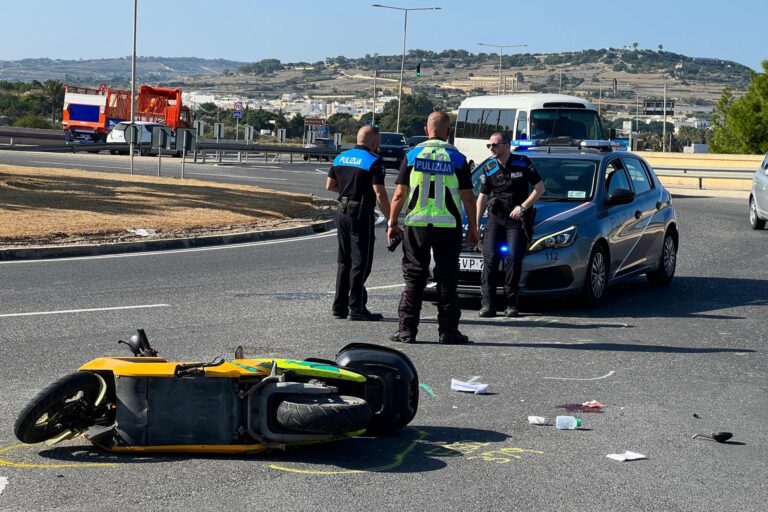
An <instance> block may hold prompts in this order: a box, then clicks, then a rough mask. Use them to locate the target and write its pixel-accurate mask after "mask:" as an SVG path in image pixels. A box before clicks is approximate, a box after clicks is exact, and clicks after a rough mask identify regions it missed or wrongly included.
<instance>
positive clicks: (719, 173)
mask: <svg viewBox="0 0 768 512" xmlns="http://www.w3.org/2000/svg"><path fill="white" fill-rule="evenodd" d="M653 170H654V171H655V172H656V175H658V176H659V177H667V178H691V179H695V180H697V184H698V189H699V190H704V180H706V179H725V180H744V181H746V182H747V183H744V185H745V186H746V188H749V186H750V184H751V183H752V177H753V176H754V175H755V171H754V170H747V169H733V168H724V167H674V166H655V167H653Z"/></svg>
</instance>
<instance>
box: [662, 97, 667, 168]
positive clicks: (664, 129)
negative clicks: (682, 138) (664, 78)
mask: <svg viewBox="0 0 768 512" xmlns="http://www.w3.org/2000/svg"><path fill="white" fill-rule="evenodd" d="M662 108H663V109H664V114H663V116H662V119H663V121H662V125H661V152H662V153H664V150H665V147H666V145H667V84H664V104H663V105H662Z"/></svg>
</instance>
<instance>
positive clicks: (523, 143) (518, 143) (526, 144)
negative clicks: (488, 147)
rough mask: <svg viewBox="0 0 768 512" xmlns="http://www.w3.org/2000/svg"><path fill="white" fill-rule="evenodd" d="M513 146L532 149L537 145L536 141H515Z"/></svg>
mask: <svg viewBox="0 0 768 512" xmlns="http://www.w3.org/2000/svg"><path fill="white" fill-rule="evenodd" d="M512 145H513V146H517V147H531V146H535V145H536V141H535V140H531V139H518V140H513V141H512Z"/></svg>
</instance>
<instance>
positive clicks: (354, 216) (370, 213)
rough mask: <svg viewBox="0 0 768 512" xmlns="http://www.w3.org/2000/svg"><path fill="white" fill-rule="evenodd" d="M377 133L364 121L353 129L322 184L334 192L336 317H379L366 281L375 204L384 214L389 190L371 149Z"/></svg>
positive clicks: (374, 145)
mask: <svg viewBox="0 0 768 512" xmlns="http://www.w3.org/2000/svg"><path fill="white" fill-rule="evenodd" d="M380 142H381V138H380V135H379V129H378V128H375V127H373V126H363V127H362V128H360V130H359V131H358V132H357V145H356V146H355V147H354V149H350V150H348V151H344V152H343V153H341V154H339V155H338V156H337V157H336V158H335V159H334V160H333V165H331V169H330V170H329V171H328V178H327V179H326V184H325V188H326V189H327V190H330V191H332V192H338V193H339V198H338V201H339V209H338V212H337V213H336V233H337V235H336V238H337V240H338V243H339V251H338V257H337V263H338V266H337V270H336V296H335V298H334V300H333V310H332V314H333V316H334V317H335V318H349V320H358V321H377V320H381V319H382V318H383V316H382V315H381V314H380V313H371V312H370V311H368V308H367V307H366V303H367V301H368V293H367V292H366V290H365V280H366V279H368V275H369V274H370V273H371V264H372V262H373V242H374V240H375V237H374V232H373V229H374V220H375V214H374V206H375V204H376V203H378V205H379V208H380V209H381V212H382V213H383V214H384V217H385V218H388V217H389V195H388V194H387V189H386V188H385V187H384V176H385V172H384V167H383V166H382V163H381V159H380V158H379V156H378V155H376V154H375V152H376V151H377V150H378V149H379V144H380Z"/></svg>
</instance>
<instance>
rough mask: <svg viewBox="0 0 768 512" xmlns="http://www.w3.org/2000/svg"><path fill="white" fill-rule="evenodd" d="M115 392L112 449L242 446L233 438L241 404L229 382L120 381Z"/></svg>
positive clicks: (122, 378) (150, 379)
mask: <svg viewBox="0 0 768 512" xmlns="http://www.w3.org/2000/svg"><path fill="white" fill-rule="evenodd" d="M115 391H116V395H117V410H116V426H115V428H114V430H113V435H112V437H113V442H114V446H117V447H120V446H175V445H231V444H237V443H240V442H242V440H238V439H236V438H235V436H236V431H237V427H238V426H240V425H241V424H242V417H243V405H242V403H243V401H242V400H240V399H239V398H238V397H237V387H236V385H235V383H234V382H233V381H232V380H231V379H226V378H216V379H212V378H206V377H200V378H196V377H184V378H176V377H170V378H167V377H162V378H158V377H119V378H116V379H115ZM102 439H103V438H102ZM102 442H103V440H102Z"/></svg>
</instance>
